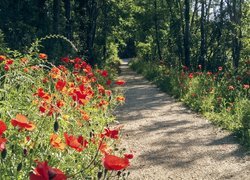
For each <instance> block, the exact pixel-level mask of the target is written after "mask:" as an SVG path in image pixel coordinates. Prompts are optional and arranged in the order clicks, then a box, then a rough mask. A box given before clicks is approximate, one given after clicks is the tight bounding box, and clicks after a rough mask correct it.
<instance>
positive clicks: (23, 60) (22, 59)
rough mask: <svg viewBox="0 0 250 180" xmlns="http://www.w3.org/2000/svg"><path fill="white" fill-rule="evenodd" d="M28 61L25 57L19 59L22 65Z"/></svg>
mask: <svg viewBox="0 0 250 180" xmlns="http://www.w3.org/2000/svg"><path fill="white" fill-rule="evenodd" d="M28 61H29V60H28V59H27V58H26V57H23V58H21V62H22V63H23V64H27V63H28Z"/></svg>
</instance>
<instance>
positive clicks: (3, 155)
mask: <svg viewBox="0 0 250 180" xmlns="http://www.w3.org/2000/svg"><path fill="white" fill-rule="evenodd" d="M6 156H7V150H6V149H3V151H2V153H1V157H2V159H5V158H6Z"/></svg>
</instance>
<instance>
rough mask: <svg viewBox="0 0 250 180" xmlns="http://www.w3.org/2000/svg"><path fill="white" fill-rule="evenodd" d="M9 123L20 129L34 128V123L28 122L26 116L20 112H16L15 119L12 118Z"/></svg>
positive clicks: (29, 129)
mask: <svg viewBox="0 0 250 180" xmlns="http://www.w3.org/2000/svg"><path fill="white" fill-rule="evenodd" d="M10 122H11V124H12V125H13V126H14V127H16V126H18V127H19V128H20V129H26V130H28V131H32V130H34V129H35V127H36V126H35V125H34V124H33V123H32V122H29V121H28V119H27V117H26V116H24V115H22V114H17V115H16V118H15V119H12V120H11V121H10Z"/></svg>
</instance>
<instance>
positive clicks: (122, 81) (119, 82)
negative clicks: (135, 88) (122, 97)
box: [115, 80, 125, 86]
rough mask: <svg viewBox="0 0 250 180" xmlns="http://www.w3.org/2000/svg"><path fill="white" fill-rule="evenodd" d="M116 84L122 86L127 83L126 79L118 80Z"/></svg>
mask: <svg viewBox="0 0 250 180" xmlns="http://www.w3.org/2000/svg"><path fill="white" fill-rule="evenodd" d="M115 84H117V85H120V86H122V85H124V84H125V81H124V80H117V81H116V82H115Z"/></svg>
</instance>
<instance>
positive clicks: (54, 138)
mask: <svg viewBox="0 0 250 180" xmlns="http://www.w3.org/2000/svg"><path fill="white" fill-rule="evenodd" d="M50 144H51V146H53V147H54V148H56V149H60V150H64V148H65V144H64V143H63V142H62V140H61V138H60V137H59V136H58V135H57V134H52V135H51V136H50Z"/></svg>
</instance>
